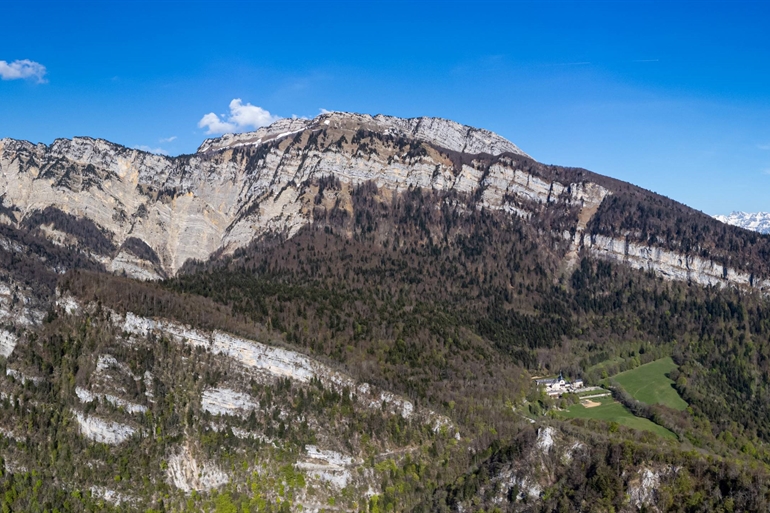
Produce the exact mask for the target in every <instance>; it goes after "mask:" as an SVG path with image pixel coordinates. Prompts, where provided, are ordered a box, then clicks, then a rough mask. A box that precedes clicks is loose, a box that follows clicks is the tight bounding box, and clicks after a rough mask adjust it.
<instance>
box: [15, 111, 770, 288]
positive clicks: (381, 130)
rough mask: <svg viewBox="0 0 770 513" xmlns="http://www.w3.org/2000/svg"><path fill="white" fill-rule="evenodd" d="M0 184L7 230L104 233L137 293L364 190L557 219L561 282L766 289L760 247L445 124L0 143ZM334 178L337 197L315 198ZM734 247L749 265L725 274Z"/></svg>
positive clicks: (344, 204)
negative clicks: (603, 261) (627, 276)
mask: <svg viewBox="0 0 770 513" xmlns="http://www.w3.org/2000/svg"><path fill="white" fill-rule="evenodd" d="M0 170H2V172H3V174H2V176H0V193H1V194H2V201H3V203H2V207H3V208H2V212H0V220H2V221H3V222H5V223H8V224H10V225H12V226H20V225H21V224H22V223H27V224H29V223H30V222H32V221H31V220H32V219H41V220H45V219H47V220H48V221H46V222H38V224H37V226H35V227H32V228H37V229H39V230H40V231H42V232H44V233H45V236H46V237H48V238H49V239H51V240H54V241H56V243H58V244H73V243H74V244H78V240H79V239H78V238H77V237H73V236H72V234H67V233H66V231H67V230H66V229H64V231H62V227H63V226H72V225H73V224H76V223H74V221H73V220H71V219H70V220H67V221H66V222H65V220H66V219H69V217H72V218H73V219H80V220H82V221H83V222H86V223H88V222H90V223H93V224H94V228H92V229H89V230H87V231H90V232H91V233H97V232H99V231H101V232H103V233H104V234H105V235H104V236H105V237H106V238H107V239H109V241H110V244H111V245H112V246H114V248H116V249H114V250H109V251H106V250H105V249H104V245H101V246H99V247H96V248H91V249H89V250H88V253H89V255H90V256H91V257H93V258H95V259H96V260H97V261H99V262H100V263H101V264H102V265H104V266H105V267H106V268H107V269H109V270H111V271H113V272H121V273H122V272H125V273H127V274H128V275H129V276H135V277H139V278H142V279H158V278H162V277H165V276H170V275H173V274H174V273H176V272H177V271H178V270H179V269H180V268H181V267H182V266H183V265H184V264H185V262H186V261H188V260H201V261H203V260H207V259H209V258H211V257H212V256H214V255H227V254H231V253H232V252H233V251H235V250H237V249H238V248H243V247H246V246H247V245H248V244H250V243H251V242H252V241H254V240H256V239H258V238H260V237H264V236H266V235H268V234H284V236H287V237H291V236H292V235H293V234H295V233H297V230H298V229H299V228H300V227H302V226H305V225H308V224H309V223H312V222H313V219H314V216H315V213H316V212H317V211H318V209H319V208H320V209H327V210H328V209H331V208H342V209H343V210H345V209H348V213H350V211H349V208H350V205H351V202H350V193H351V191H352V189H353V188H355V187H358V186H360V185H361V184H363V183H365V182H367V181H372V182H373V183H375V184H376V185H377V187H378V188H380V189H381V190H383V191H388V192H387V194H388V195H390V196H391V197H392V196H393V195H394V194H400V193H401V192H402V191H404V190H408V189H409V188H414V187H419V188H426V189H433V190H437V191H456V192H458V193H461V194H463V195H465V197H466V199H465V200H463V201H466V202H468V201H470V202H471V203H474V204H475V205H476V206H475V207H474V208H490V209H495V210H501V211H505V212H507V213H509V214H510V215H517V216H521V217H524V218H527V219H530V218H533V216H534V218H543V216H545V217H547V218H553V216H557V217H558V216H563V215H566V216H567V217H564V218H563V219H562V221H560V222H558V223H556V224H553V223H552V224H553V226H549V227H545V226H544V227H543V228H544V229H548V230H552V229H553V230H556V233H557V234H558V236H559V237H561V238H562V239H563V241H564V244H565V245H566V246H565V252H564V255H562V258H565V266H566V268H570V267H572V266H574V264H575V263H576V262H577V258H578V255H579V254H580V253H581V252H589V253H592V254H594V255H596V256H599V257H601V258H609V259H614V260H618V261H622V262H624V263H626V264H628V265H631V266H633V267H636V268H642V269H649V270H652V271H654V272H657V273H659V274H661V275H662V276H664V277H666V278H669V279H678V280H689V281H693V282H696V283H699V284H701V285H722V284H728V283H729V284H735V285H738V286H747V287H755V286H758V287H760V288H767V287H768V286H770V281H767V280H768V279H770V265H769V264H767V261H768V260H767V259H765V258H764V255H766V254H770V241H769V240H766V239H756V240H755V239H751V238H746V236H745V235H741V234H739V233H738V232H732V231H730V230H731V229H727V230H728V231H725V228H722V226H724V225H720V224H717V223H716V221H713V220H711V219H710V218H708V217H707V216H705V214H701V213H699V212H696V211H694V210H692V209H690V208H689V207H686V206H684V205H681V204H679V203H676V202H674V201H671V200H668V199H667V198H664V197H661V196H658V195H655V194H653V193H650V192H649V191H644V190H643V189H640V188H638V187H636V186H633V185H631V184H626V183H624V182H620V181H618V180H615V179H612V178H609V177H605V176H602V175H597V174H595V173H591V172H590V171H585V170H582V169H578V168H565V167H559V166H547V165H543V164H539V163H537V162H535V161H534V160H532V159H531V158H530V157H529V156H528V155H527V154H526V153H524V152H522V151H521V150H520V149H519V148H518V147H517V146H516V145H514V144H513V143H510V142H509V141H507V140H505V139H503V138H502V137H500V136H498V135H496V134H493V133H492V132H489V131H486V130H483V129H476V128H472V127H468V126H464V125H460V124H459V123H455V122H453V121H449V120H443V119H440V118H411V119H401V118H395V117H391V116H383V115H377V116H369V115H362V114H348V113H336V112H335V113H327V114H322V115H320V116H318V117H316V118H314V119H312V120H308V119H283V120H279V121H277V122H276V123H274V124H272V125H270V126H268V127H264V128H261V129H259V130H257V131H256V132H250V133H245V134H228V135H225V136H222V137H220V138H215V139H208V140H206V141H204V142H203V143H202V145H201V147H200V149H199V152H198V153H195V154H191V155H181V156H178V157H166V156H159V155H154V154H151V153H146V152H142V151H140V150H136V149H129V148H126V147H123V146H120V145H115V144H113V143H110V142H108V141H105V140H102V139H93V138H74V139H72V140H67V139H57V140H56V141H54V143H52V144H51V145H50V146H45V145H42V144H38V145H34V144H32V143H28V142H24V141H15V140H12V139H3V140H0ZM327 177H332V178H333V179H336V180H339V181H340V183H341V184H342V187H341V188H340V189H339V190H331V189H328V188H324V187H323V186H321V185H320V184H321V183H322V182H323V181H324V180H326V179H327ZM319 194H320V195H319ZM473 198H476V199H473ZM477 200H478V201H477ZM605 200H606V201H605ZM335 205H336V207H335ZM43 211H47V212H48V215H47V216H42V217H41V216H40V215H39V214H37V213H38V212H43ZM546 211H553V214H548V215H546V214H545V212H546ZM651 212H654V213H655V215H656V216H657V217H661V216H663V217H666V218H667V220H666V221H660V220H658V221H655V220H654V219H652V218H650V215H651ZM67 216H69V217H67ZM554 219H555V218H554ZM640 219H642V222H641V223H640ZM549 223H550V221H549ZM81 224H82V223H81ZM557 225H558V226H557ZM693 230H694V231H693ZM81 238H82V237H81ZM129 239H131V240H137V241H141V242H142V243H143V244H145V245H146V246H147V248H148V249H149V251H140V253H142V254H144V255H149V257H147V258H143V257H142V255H137V254H136V253H137V252H136V251H133V252H132V251H130V250H127V249H126V246H125V244H126V241H129ZM190 240H195V241H196V243H195V244H189V243H188V241H190ZM132 244H133V246H132V247H134V248H136V247H138V246H137V244H136V243H132ZM735 247H741V248H743V249H742V251H744V252H745V251H748V255H747V256H748V257H749V258H748V259H747V258H733V255H732V251H733V248H735Z"/></svg>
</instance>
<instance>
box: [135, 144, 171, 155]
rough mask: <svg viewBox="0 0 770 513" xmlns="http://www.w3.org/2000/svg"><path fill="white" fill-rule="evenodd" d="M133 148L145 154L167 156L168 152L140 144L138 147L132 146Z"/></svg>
mask: <svg viewBox="0 0 770 513" xmlns="http://www.w3.org/2000/svg"><path fill="white" fill-rule="evenodd" d="M134 148H135V149H137V150H141V151H146V152H147V153H154V154H156V155H168V152H167V151H166V150H164V149H163V148H150V147H149V146H145V145H144V144H141V145H139V146H134Z"/></svg>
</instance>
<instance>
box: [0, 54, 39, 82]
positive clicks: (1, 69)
mask: <svg viewBox="0 0 770 513" xmlns="http://www.w3.org/2000/svg"><path fill="white" fill-rule="evenodd" d="M45 74H46V69H45V66H43V65H42V64H40V63H39V62H35V61H31V60H29V59H23V60H19V61H13V62H6V61H0V78H2V79H3V80H23V79H31V80H36V81H37V83H38V84H42V83H43V82H45V81H46V80H45V78H44V77H45Z"/></svg>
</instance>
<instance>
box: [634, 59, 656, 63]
mask: <svg viewBox="0 0 770 513" xmlns="http://www.w3.org/2000/svg"><path fill="white" fill-rule="evenodd" d="M631 62H660V59H635V60H633V61H631Z"/></svg>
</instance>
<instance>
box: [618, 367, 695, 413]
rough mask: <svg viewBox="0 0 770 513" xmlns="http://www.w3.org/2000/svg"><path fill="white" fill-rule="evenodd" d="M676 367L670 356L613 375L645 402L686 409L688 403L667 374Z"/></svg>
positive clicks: (638, 398)
mask: <svg viewBox="0 0 770 513" xmlns="http://www.w3.org/2000/svg"><path fill="white" fill-rule="evenodd" d="M673 369H676V364H675V363H674V361H673V360H672V359H671V358H670V357H666V358H661V359H660V360H655V361H654V362H650V363H647V364H645V365H642V366H640V367H637V368H636V369H632V370H630V371H626V372H621V373H620V374H617V375H615V376H613V379H614V380H615V381H617V382H618V383H620V386H622V387H623V388H624V389H625V391H626V392H628V393H629V394H631V396H633V398H634V399H636V400H637V401H641V402H643V403H645V404H662V405H664V406H668V407H669V408H673V409H674V410H680V411H681V410H684V409H685V408H687V403H686V402H685V401H684V399H682V398H681V397H680V396H679V393H677V391H676V390H675V389H674V387H673V386H672V385H673V384H674V382H673V381H671V380H670V379H669V378H668V377H666V374H667V373H668V372H670V371H671V370H673Z"/></svg>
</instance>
